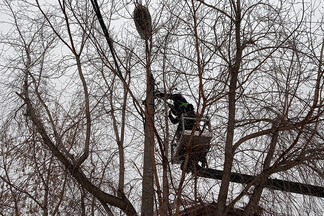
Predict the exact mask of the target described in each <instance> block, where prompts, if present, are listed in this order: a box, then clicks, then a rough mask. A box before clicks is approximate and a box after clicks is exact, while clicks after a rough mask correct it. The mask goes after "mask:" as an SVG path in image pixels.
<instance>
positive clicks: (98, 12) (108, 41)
mask: <svg viewBox="0 0 324 216" xmlns="http://www.w3.org/2000/svg"><path fill="white" fill-rule="evenodd" d="M91 4H92V7H93V9H94V11H95V13H96V15H97V18H98V20H99V23H100V26H101V28H102V31H103V33H104V35H105V38H106V40H107V43H108V46H109V49H110V52H111V55H112V57H113V59H114V63H115V67H116V69H117V73H118V75H119V76H120V78H121V79H122V80H123V81H124V83H126V80H125V79H124V77H123V74H122V73H121V71H120V68H119V65H118V62H117V58H116V54H115V50H114V47H113V44H112V40H111V38H110V36H109V33H108V29H107V27H106V25H105V22H104V20H103V18H102V15H101V12H100V8H99V5H98V2H97V0H91ZM133 104H134V106H135V108H136V111H137V112H138V113H139V115H140V116H141V117H142V119H144V117H143V115H142V113H141V112H140V111H139V110H138V108H137V105H136V104H135V101H133Z"/></svg>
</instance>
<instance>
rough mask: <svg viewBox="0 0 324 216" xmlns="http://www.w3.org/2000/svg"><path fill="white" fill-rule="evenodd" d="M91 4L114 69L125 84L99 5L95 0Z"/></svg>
mask: <svg viewBox="0 0 324 216" xmlns="http://www.w3.org/2000/svg"><path fill="white" fill-rule="evenodd" d="M91 3H92V6H93V9H94V11H95V13H96V15H97V18H98V20H99V23H100V26H101V28H102V31H103V33H104V35H105V38H106V40H107V42H108V46H109V49H110V52H111V55H112V57H113V59H114V63H115V67H116V69H117V72H118V74H119V76H120V77H121V78H122V79H123V81H124V82H126V81H125V79H124V77H123V75H122V73H121V71H120V69H119V66H118V62H117V58H116V54H115V50H114V47H113V44H112V40H111V38H110V36H109V33H108V30H107V27H106V25H105V22H104V20H103V18H102V15H101V13H100V8H99V5H98V2H97V0H91Z"/></svg>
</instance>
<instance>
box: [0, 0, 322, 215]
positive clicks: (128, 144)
mask: <svg viewBox="0 0 324 216" xmlns="http://www.w3.org/2000/svg"><path fill="white" fill-rule="evenodd" d="M147 4H148V8H149V9H150V11H151V15H152V19H153V22H152V25H153V32H152V33H153V35H152V38H151V47H150V49H149V50H148V48H147V46H146V45H145V43H144V42H143V41H142V40H141V39H140V38H139V36H138V35H137V34H136V31H135V26H134V24H133V21H132V20H131V16H132V10H133V9H134V4H130V3H128V2H127V1H104V2H102V4H100V5H99V7H100V9H101V10H102V14H103V18H104V19H105V21H106V24H107V27H108V29H109V30H110V31H111V35H112V39H113V46H114V49H115V51H116V59H114V58H113V57H112V56H111V54H110V52H108V50H109V47H108V44H107V43H106V41H105V38H104V36H103V34H102V31H101V28H100V25H99V23H98V20H97V17H96V14H95V13H94V11H93V8H92V6H91V4H90V3H89V1H86V0H85V1H83V0H82V1H75V2H74V1H66V0H58V1H57V2H53V3H51V4H45V3H41V2H40V1H38V0H35V1H21V3H20V4H19V5H18V4H17V5H15V3H14V2H12V1H7V0H5V1H3V2H2V3H1V9H2V11H4V12H5V14H6V17H7V20H6V22H3V23H1V24H4V26H9V28H8V31H7V32H6V33H3V34H2V35H1V38H0V44H1V47H2V49H1V52H2V55H1V58H2V59H1V62H2V63H1V72H2V75H3V77H5V79H4V80H5V81H1V82H0V85H1V93H0V95H1V110H2V111H1V115H2V116H1V117H2V118H1V119H2V121H1V131H0V142H1V150H0V152H1V153H0V155H1V156H0V157H1V162H0V195H1V197H2V199H1V200H2V201H1V203H0V214H2V215H21V214H43V215H56V214H67V215H89V214H92V215H100V214H102V215H105V214H108V215H115V214H117V213H118V212H123V213H124V214H126V215H137V214H138V213H139V211H140V210H139V209H140V205H141V195H140V194H141V193H140V189H139V188H140V187H139V184H140V183H142V166H143V165H142V164H143V161H142V155H143V142H144V138H145V137H144V136H145V134H144V132H143V131H144V129H143V123H144V122H143V117H145V118H146V119H152V116H153V114H154V113H152V112H149V113H148V112H146V109H145V103H143V102H142V100H143V99H145V98H146V97H147V95H146V94H148V92H147V91H146V90H145V88H146V85H145V82H148V81H149V80H150V79H149V76H148V72H151V73H152V74H153V76H154V78H155V83H156V85H157V86H158V87H159V88H160V89H163V91H165V93H172V92H175V91H181V92H182V93H183V94H184V95H185V96H186V98H187V99H188V100H189V101H190V102H191V103H193V104H194V105H195V109H196V113H197V121H199V119H201V118H202V117H203V116H205V115H208V116H210V119H211V123H212V125H213V127H212V133H213V135H214V138H213V139H212V143H211V144H212V145H211V149H210V151H209V153H208V157H207V159H208V166H209V168H218V169H221V170H223V175H222V179H221V181H218V180H208V179H202V178H200V177H199V173H195V172H193V173H191V174H188V173H187V172H186V171H185V169H186V163H187V160H188V157H189V155H188V157H187V159H186V163H185V166H184V170H180V169H179V167H178V165H171V163H170V149H169V146H170V141H171V139H172V137H173V133H174V132H175V130H176V128H175V127H173V125H169V123H168V118H167V116H168V108H167V104H166V101H163V100H159V101H157V100H155V105H156V106H155V111H154V112H155V120H154V122H152V124H153V125H152V127H153V128H154V130H153V132H154V137H155V141H156V145H155V148H154V149H153V146H152V150H154V151H151V152H152V163H153V172H154V187H153V188H151V190H152V191H153V193H154V194H155V195H156V196H155V197H156V200H155V201H156V202H155V203H156V206H154V208H153V207H152V209H155V210H154V211H156V212H158V214H161V215H173V214H175V215H179V214H180V209H181V207H184V208H185V207H186V205H187V204H190V205H193V206H194V207H195V208H196V210H197V209H198V206H199V205H200V203H206V202H212V201H215V202H216V206H217V212H216V213H215V214H217V215H226V213H227V212H228V211H230V210H231V209H233V208H236V207H237V206H240V205H241V206H243V207H244V215H251V214H252V213H254V212H256V211H257V210H259V209H260V208H261V209H263V212H264V213H269V214H274V213H280V212H281V213H286V214H294V213H296V212H299V213H300V214H311V213H313V214H319V213H322V212H321V211H323V209H321V208H322V207H321V206H322V205H321V200H319V199H316V198H312V197H301V196H300V197H299V198H300V199H294V198H295V197H294V194H288V193H281V192H274V191H271V190H266V189H265V185H266V184H267V180H268V179H269V178H270V177H275V178H280V179H283V180H293V181H295V182H300V183H305V184H313V185H318V186H323V183H322V182H323V157H324V148H323V141H324V137H323V131H322V130H321V128H322V126H323V98H322V92H323V84H324V82H323V73H324V69H323V65H324V64H323V53H324V48H323V44H324V43H323V42H324V41H323V38H320V36H321V35H320V34H319V33H321V31H322V30H321V29H322V28H323V20H321V19H319V20H320V22H316V23H313V20H312V19H314V17H313V14H314V12H316V10H317V9H318V8H316V6H318V5H316V4H307V3H300V5H299V6H300V7H296V5H293V4H289V3H288V2H280V1H279V2H278V3H276V4H270V3H269V2H268V1H261V2H260V1H253V0H251V1H245V2H241V1H240V0H237V1H229V2H223V1H217V2H215V1H210V2H209V1H162V2H158V1H156V2H155V1H148V2H147ZM153 9H154V10H153ZM115 20H118V22H117V21H115ZM120 26H121V27H120ZM148 55H149V56H150V57H149V58H148ZM115 60H117V61H118V64H119V65H120V71H121V72H122V74H123V77H124V78H121V76H120V75H121V74H120V72H119V71H117V70H116V67H115ZM148 66H149V70H146V71H147V73H145V72H143V71H145V68H146V69H148ZM143 80H144V81H143ZM146 105H147V104H146ZM232 172H235V173H243V174H248V175H253V176H257V178H256V180H255V181H257V184H256V183H255V182H253V183H248V184H243V185H239V186H238V185H236V184H233V183H231V173H232ZM321 184H322V185H321ZM143 187H145V182H143ZM278 193H281V195H282V196H277V194H278ZM150 214H151V215H153V212H151V213H150Z"/></svg>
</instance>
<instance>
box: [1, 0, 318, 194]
mask: <svg viewBox="0 0 324 216" xmlns="http://www.w3.org/2000/svg"><path fill="white" fill-rule="evenodd" d="M13 2H14V3H16V4H17V3H18V1H13ZM53 2H54V1H53ZM152 2H154V1H152ZM310 4H312V5H317V4H318V10H317V14H316V15H315V16H314V20H313V21H312V22H313V23H314V24H315V23H317V22H320V21H321V18H322V17H323V13H324V1H321V0H317V1H308V2H306V6H307V5H310ZM297 5H300V4H297ZM127 7H128V10H126V11H125V16H130V15H131V14H129V13H128V12H127V11H130V12H131V13H132V11H133V8H134V5H133V4H130V5H128V6H127ZM152 8H153V7H151V6H150V7H149V10H150V12H151V15H152V16H153V15H154V11H152ZM0 11H2V10H0ZM152 18H153V19H154V17H152ZM7 21H8V16H7V15H5V14H3V13H2V12H0V31H1V34H6V33H7V32H8V31H9V30H10V24H8V23H7ZM125 22H128V23H129V22H131V24H133V23H132V20H131V17H127V18H125V20H122V19H119V20H113V21H112V26H110V29H109V30H110V32H111V35H112V36H117V35H116V34H117V33H123V32H124V31H135V28H132V29H131V28H125ZM106 24H107V22H106ZM322 30H323V29H322ZM134 34H137V32H134ZM323 37H324V33H323ZM4 51H5V50H3V44H0V54H4ZM7 54H10V52H9V53H7ZM0 64H2V63H0ZM1 74H2V71H1ZM2 82H3V80H2V81H0V88H2V87H3V85H2ZM1 96H2V95H1V94H0V99H1V100H0V102H2V100H3V98H2V97H1ZM189 100H190V98H189ZM1 109H2V107H0V110H1ZM1 115H2V110H1ZM0 117H1V116H0ZM140 187H141V186H139V190H140Z"/></svg>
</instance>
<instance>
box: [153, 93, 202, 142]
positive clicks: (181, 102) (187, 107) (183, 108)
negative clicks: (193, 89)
mask: <svg viewBox="0 0 324 216" xmlns="http://www.w3.org/2000/svg"><path fill="white" fill-rule="evenodd" d="M156 96H157V97H159V98H164V97H166V99H169V100H172V101H173V104H169V103H168V106H169V107H170V112H169V119H170V121H171V122H172V123H173V124H177V123H179V125H178V129H177V135H178V136H179V135H180V132H181V130H182V123H181V122H180V120H181V116H182V115H183V116H184V117H189V118H190V119H189V120H185V122H184V125H185V130H192V128H193V126H194V124H195V117H196V115H195V112H194V108H193V106H192V104H190V103H188V101H187V100H186V99H185V98H184V97H183V96H182V95H181V94H164V93H160V92H159V93H157V94H156ZM178 138H179V137H178Z"/></svg>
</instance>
